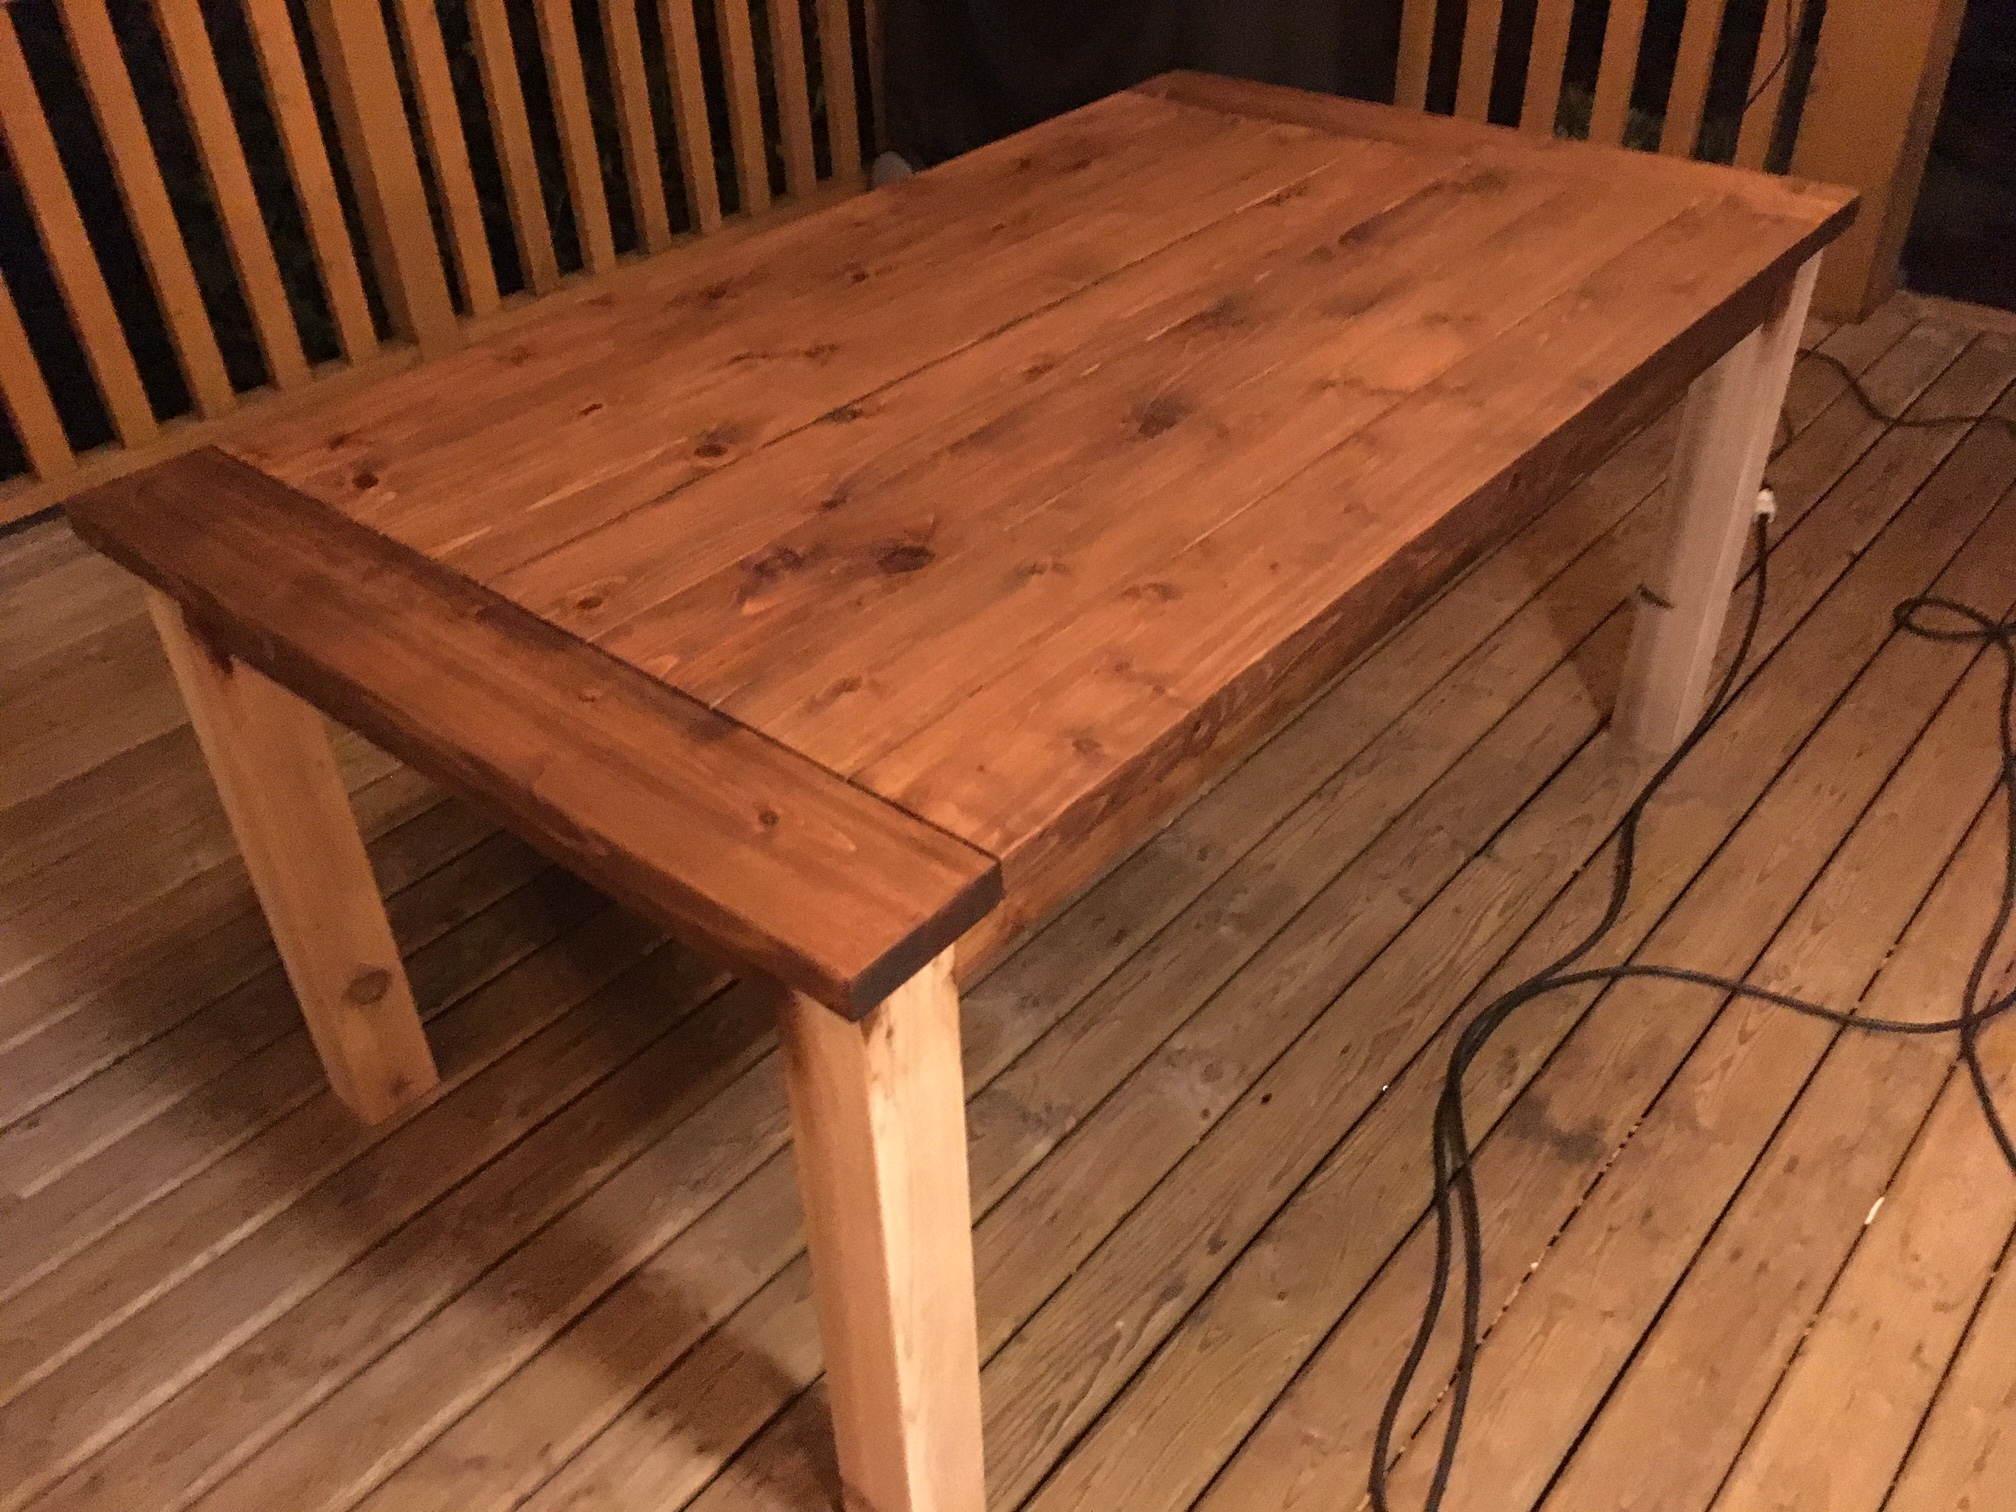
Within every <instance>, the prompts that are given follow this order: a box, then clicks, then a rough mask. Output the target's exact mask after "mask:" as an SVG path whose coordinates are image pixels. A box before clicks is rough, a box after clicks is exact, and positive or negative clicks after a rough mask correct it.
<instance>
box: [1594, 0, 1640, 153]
mask: <svg viewBox="0 0 2016 1512" xmlns="http://www.w3.org/2000/svg"><path fill="white" fill-rule="evenodd" d="M1644 37H1645V0H1611V4H1610V19H1609V23H1608V24H1607V25H1606V26H1605V27H1604V28H1603V61H1602V62H1601V63H1600V64H1599V65H1598V66H1597V69H1596V107H1595V109H1594V110H1592V111H1591V112H1590V113H1589V140H1590V141H1592V142H1601V143H1602V144H1603V145H1604V146H1606V147H1614V146H1616V145H1617V144H1618V143H1619V142H1621V141H1623V140H1624V128H1625V126H1626V125H1627V124H1628V123H1629V121H1630V119H1631V86H1632V85H1633V84H1635V83H1636V82H1637V79H1638V47H1639V44H1640V43H1641V42H1642V41H1643V40H1644Z"/></svg>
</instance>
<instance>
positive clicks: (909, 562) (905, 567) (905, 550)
mask: <svg viewBox="0 0 2016 1512" xmlns="http://www.w3.org/2000/svg"><path fill="white" fill-rule="evenodd" d="M875 560H876V563H877V564H878V565H879V566H880V567H881V568H882V570H883V571H884V572H887V573H892V574H894V573H904V572H917V571H919V570H921V569H922V568H925V567H928V566H930V565H931V563H932V562H933V561H935V560H936V557H935V556H934V554H933V553H932V550H931V548H930V547H929V546H920V545H918V544H917V543H916V542H914V541H904V542H901V543H900V544H898V545H895V546H885V547H884V548H883V549H882V551H881V552H880V553H879V554H878V555H877V556H876V558H875Z"/></svg>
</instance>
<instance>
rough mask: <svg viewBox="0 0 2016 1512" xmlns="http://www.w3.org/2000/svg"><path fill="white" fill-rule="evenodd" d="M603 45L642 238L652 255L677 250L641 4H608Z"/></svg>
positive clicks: (610, 0)
mask: <svg viewBox="0 0 2016 1512" xmlns="http://www.w3.org/2000/svg"><path fill="white" fill-rule="evenodd" d="M602 40H603V45H604V46H606V47H607V48H608V50H609V78H610V82H611V84H612V85H613V86H614V88H615V91H616V126H617V129H618V131H619V132H620V133H621V135H622V139H623V169H624V173H625V175H626V177H627V180H628V182H629V185H630V203H631V205H632V207H633V208H634V210H635V212H636V216H637V235H638V238H639V240H641V241H642V242H643V244H644V250H645V251H646V252H662V251H664V250H665V249H666V248H667V247H669V246H671V245H672V224H671V221H670V220H669V219H668V218H667V217H666V213H665V182H664V180H663V178H661V177H660V172H661V170H660V169H659V166H658V133H657V131H656V130H655V129H654V128H653V126H652V124H651V89H650V85H649V83H648V82H647V79H646V76H645V73H644V39H643V37H642V36H641V35H639V33H638V30H637V0H602Z"/></svg>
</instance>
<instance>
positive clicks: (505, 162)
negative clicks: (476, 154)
mask: <svg viewBox="0 0 2016 1512" xmlns="http://www.w3.org/2000/svg"><path fill="white" fill-rule="evenodd" d="M469 35H470V38H471V40H472V41H473V42H474V43H475V45H476V63H477V67H478V68H479V69H480V70H481V73H482V76H483V98H484V100H485V101H486V102H487V103H488V105H489V107H490V130H491V131H492V132H493V133H494V134H495V136H496V138H497V163H498V166H499V168H500V169H501V170H502V171H503V175H504V194H505V197H506V198H507V199H509V200H510V201H511V230H512V233H513V235H514V236H516V238H517V241H518V257H519V261H520V262H521V263H522V264H523V265H524V269H525V282H526V284H527V285H528V286H529V287H530V288H531V290H532V292H533V293H535V294H544V293H545V292H546V291H547V290H549V289H551V288H553V287H554V285H556V284H558V283H559V282H560V264H559V261H558V260H557V259H556V258H555V257H554V255H553V228H552V226H551V225H550V224H549V223H548V222H547V219H546V197H545V192H544V191H543V190H542V189H541V188H540V186H539V159H538V157H537V155H536V154H534V152H533V150H532V125H531V122H530V121H528V120H527V119H526V116H525V92H524V90H523V89H521V88H520V87H519V84H518V53H517V50H516V49H515V48H514V47H513V46H512V44H511V21H510V18H509V17H508V16H506V15H505V14H504V0H469Z"/></svg>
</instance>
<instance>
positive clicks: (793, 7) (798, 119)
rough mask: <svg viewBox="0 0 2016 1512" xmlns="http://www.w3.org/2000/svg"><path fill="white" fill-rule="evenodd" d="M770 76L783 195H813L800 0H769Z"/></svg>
mask: <svg viewBox="0 0 2016 1512" xmlns="http://www.w3.org/2000/svg"><path fill="white" fill-rule="evenodd" d="M764 10H765V11H766V12H768V14H769V19H770V77H771V81H772V83H773V84H774V85H775V86H776V89H777V122H778V126H779V128H780V129H781V132H782V135H783V139H784V142H783V146H784V192H785V193H786V194H810V193H811V192H812V189H813V186H814V185H816V184H817V183H818V182H819V170H818V168H817V167H815V166H814V162H813V157H812V92H811V89H810V86H809V84H808V82H807V80H806V77H805V32H804V27H803V23H802V22H801V21H800V19H799V12H798V5H797V0H770V3H769V4H768V5H766V6H765V7H764Z"/></svg>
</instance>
